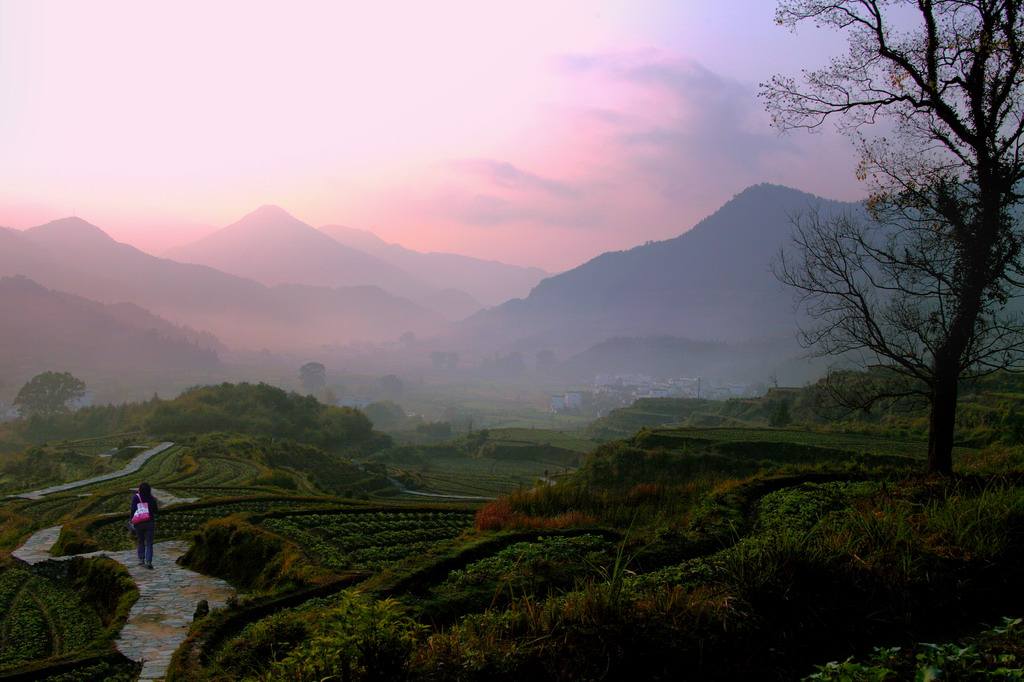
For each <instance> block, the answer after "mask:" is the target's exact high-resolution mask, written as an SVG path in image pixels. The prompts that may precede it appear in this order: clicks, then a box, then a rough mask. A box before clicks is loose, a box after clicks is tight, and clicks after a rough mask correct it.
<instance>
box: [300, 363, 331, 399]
mask: <svg viewBox="0 0 1024 682" xmlns="http://www.w3.org/2000/svg"><path fill="white" fill-rule="evenodd" d="M299 381H300V382H302V387H303V388H305V389H306V390H307V391H309V392H310V393H319V392H320V391H322V390H324V388H325V387H326V386H327V368H326V367H324V365H323V363H321V362H307V363H306V364H304V365H303V366H302V367H299Z"/></svg>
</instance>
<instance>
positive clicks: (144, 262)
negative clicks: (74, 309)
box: [0, 218, 446, 349]
mask: <svg viewBox="0 0 1024 682" xmlns="http://www.w3.org/2000/svg"><path fill="white" fill-rule="evenodd" d="M0 275H24V276H26V277H28V278H30V279H32V280H34V281H37V282H39V283H40V284H42V285H43V286H45V287H49V288H52V289H57V290H60V291H67V292H72V293H75V294H78V295H80V296H85V297H87V298H91V299H94V300H97V301H102V302H122V301H127V302H131V303H135V304H137V305H140V306H142V307H144V308H146V309H148V310H150V311H152V312H153V313H155V314H157V315H160V316H161V317H164V318H166V319H168V320H171V321H173V322H175V323H178V324H187V325H189V326H190V327H193V328H195V329H204V330H207V331H209V332H211V333H213V334H215V335H216V336H217V337H218V338H220V339H221V340H222V341H223V342H224V343H226V344H228V345H229V346H231V347H232V348H236V349H238V348H254V349H259V348H263V347H267V348H278V349H282V348H309V347H315V346H319V345H322V344H330V343H335V342H346V341H351V340H364V341H385V340H393V339H396V338H398V336H400V335H401V334H402V333H404V332H406V331H412V332H414V333H416V334H418V335H423V334H429V333H434V332H437V331H439V330H441V329H443V328H444V326H445V324H446V322H445V320H444V319H443V318H441V316H439V315H438V314H436V313H434V312H433V311H430V310H427V309H425V308H422V307H420V306H417V305H415V304H413V303H411V302H410V301H407V300H405V299H402V298H399V297H397V296H394V295H391V294H389V293H387V292H385V291H383V290H382V289H379V288H377V287H368V286H366V287H339V288H324V287H312V286H297V285H280V286H276V287H267V286H264V285H262V284H260V283H258V282H255V281H252V280H249V279H245V278H242V277H238V276H236V275H230V274H227V273H224V272H221V271H219V270H216V269H214V268H211V267H208V266H204V265H188V264H183V263H178V262H176V261H173V260H169V259H166V258H157V257H155V256H151V255H149V254H146V253H143V252H142V251H139V250H138V249H136V248H134V247H132V246H129V245H127V244H121V243H119V242H116V241H114V240H113V239H111V238H110V237H109V236H108V235H107V234H106V233H105V232H103V231H102V230H101V229H99V228H98V227H96V226H94V225H90V224H89V223H87V222H85V221H84V220H81V219H79V218H63V219H61V220H56V221H53V222H51V223H48V224H46V225H42V226H39V227H34V228H31V229H28V230H25V231H23V232H19V231H17V230H12V229H6V228H5V229H0Z"/></svg>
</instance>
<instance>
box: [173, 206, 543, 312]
mask: <svg viewBox="0 0 1024 682" xmlns="http://www.w3.org/2000/svg"><path fill="white" fill-rule="evenodd" d="M164 255H165V256H166V257H168V258H172V259H174V260H177V261H180V262H186V263H196V264H200V265H207V266H210V267H213V268H216V269H218V270H221V271H222V272H228V273H231V274H233V275H238V276H240V277H245V278H248V279H252V280H255V281H257V282H260V283H261V284H264V285H266V286H277V285H279V284H300V285H308V286H322V287H349V286H367V285H370V286H377V287H380V288H381V289H383V290H384V291H387V292H389V293H391V294H394V295H396V296H401V297H402V298H407V299H409V300H411V301H413V302H415V303H417V304H419V305H422V306H426V307H428V308H431V309H433V310H436V311H437V312H439V313H441V314H442V315H444V316H445V317H447V318H448V319H450V320H461V319H464V318H465V317H468V316H469V315H471V314H472V313H474V312H476V311H478V310H480V309H481V308H482V307H483V306H484V303H482V302H481V300H483V301H486V303H487V304H490V305H494V304H497V303H502V302H504V301H507V300H509V299H510V298H513V297H514V296H517V295H519V296H522V295H526V293H528V292H529V290H530V289H531V288H532V287H533V286H534V285H535V284H536V283H537V282H539V281H540V280H541V279H542V278H543V277H544V276H545V275H546V274H547V273H545V272H544V271H543V270H539V269H536V268H519V267H516V266H511V265H504V264H502V263H496V262H490V261H482V260H479V259H474V258H470V257H467V256H457V255H454V254H422V253H419V252H416V251H411V250H409V249H405V248H404V247H401V246H398V245H395V244H386V243H384V242H383V241H382V240H380V239H378V238H376V237H375V236H373V235H372V234H370V233H368V232H362V231H359V230H351V229H349V228H342V227H330V228H323V229H322V230H317V229H315V228H313V227H311V226H310V225H307V224H306V223H303V222H302V221H300V220H298V219H297V218H295V217H294V216H292V215H291V214H289V213H288V212H287V211H285V210H284V209H282V208H280V207H277V206H270V205H265V206H262V207H260V208H259V209H257V210H255V211H253V212H252V213H250V214H248V215H246V216H245V217H243V218H242V219H241V220H239V221H237V222H235V223H232V224H231V225H228V226H227V227H224V228H222V229H220V230H218V231H216V232H214V233H213V234H210V235H207V236H206V237H203V238H202V239H198V240H196V241H194V242H192V243H191V244H186V245H184V246H179V247H176V248H173V249H170V250H168V251H167V252H166V253H165V254H164ZM478 296H479V297H478Z"/></svg>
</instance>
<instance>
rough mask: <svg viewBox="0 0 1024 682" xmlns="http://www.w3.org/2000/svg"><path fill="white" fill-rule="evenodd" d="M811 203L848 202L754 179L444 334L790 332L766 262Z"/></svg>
mask: <svg viewBox="0 0 1024 682" xmlns="http://www.w3.org/2000/svg"><path fill="white" fill-rule="evenodd" d="M813 207H821V208H822V209H824V210H828V211H838V210H857V208H858V205H857V204H852V203H843V202H835V201H830V200H826V199H822V198H820V197H816V196H814V195H811V194H807V193H805V192H800V191H798V190H795V189H790V188H788V187H781V186H778V185H769V184H762V185H755V186H753V187H749V188H747V189H746V190H744V191H742V192H740V193H739V194H737V195H736V196H735V197H734V198H733V199H732V200H730V201H729V202H727V203H726V204H725V205H723V206H722V207H721V208H720V209H719V210H718V211H716V212H715V213H713V214H712V215H710V216H708V217H707V218H705V219H704V220H702V221H701V222H699V223H698V224H697V225H695V226H694V227H693V228H692V229H690V230H688V231H686V232H683V233H682V234H680V235H679V236H678V237H675V238H672V239H667V240H664V241H660V242H651V243H648V244H644V245H642V246H637V247H635V248H633V249H630V250H627V251H617V252H611V253H605V254H602V255H600V256H598V257H596V258H594V259H592V260H590V261H588V262H587V263H584V264H582V265H580V266H579V267H576V268H574V269H572V270H570V271H568V272H565V273H562V274H560V275H556V276H553V277H550V278H548V279H545V280H543V281H542V282H540V283H539V284H538V285H537V286H536V287H535V288H534V289H533V291H531V292H530V295H529V296H527V297H526V298H525V299H519V300H513V301H509V302H508V303H505V304H503V305H500V306H497V307H496V308H493V309H491V310H487V311H482V312H480V313H477V314H476V315H474V316H473V317H471V318H469V319H467V320H466V321H464V322H463V323H461V324H459V325H458V326H457V327H455V328H454V329H453V337H452V340H453V342H455V343H461V344H463V345H464V347H465V346H469V345H474V346H479V345H489V346H491V347H492V348H494V349H495V351H498V350H500V349H505V350H516V351H520V352H536V351H539V350H544V349H553V350H555V351H556V352H557V353H559V355H560V356H567V355H571V354H574V353H578V352H580V351H582V350H584V349H585V348H587V347H589V346H592V345H594V344H598V343H601V342H603V341H605V340H606V339H610V338H613V337H651V336H672V337H677V338H681V339H690V340H695V341H719V342H728V343H736V342H743V341H746V340H748V339H755V338H764V337H783V338H789V339H793V338H794V337H795V331H796V320H795V317H794V313H793V299H792V292H791V291H789V290H786V289H784V287H783V286H782V285H781V284H780V283H779V282H778V281H777V280H776V279H775V277H774V275H773V274H772V272H771V262H772V259H773V258H774V257H775V256H776V254H777V253H778V252H779V249H780V248H782V247H783V246H784V245H785V244H786V243H787V241H788V238H789V235H790V233H791V230H792V223H791V216H793V215H794V213H797V212H800V211H806V210H808V209H809V208H813ZM638 347H640V346H639V345H638ZM793 347H794V352H795V343H794V344H793Z"/></svg>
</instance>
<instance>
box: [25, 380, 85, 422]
mask: <svg viewBox="0 0 1024 682" xmlns="http://www.w3.org/2000/svg"><path fill="white" fill-rule="evenodd" d="M84 395H85V382H84V381H82V380H81V379H77V378H75V377H73V376H71V373H70V372H43V373H42V374H37V375H36V376H34V377H32V378H31V379H29V380H28V381H27V382H25V385H24V386H22V387H21V388H20V389H19V390H18V394H17V395H16V396H15V397H14V404H15V405H17V406H18V412H19V413H20V414H21V416H23V417H30V416H35V415H38V416H41V417H47V416H49V415H51V414H57V413H59V412H67V411H68V403H70V402H72V401H74V400H78V399H79V398H81V397H82V396H84Z"/></svg>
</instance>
